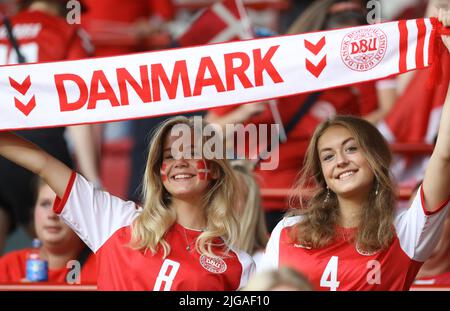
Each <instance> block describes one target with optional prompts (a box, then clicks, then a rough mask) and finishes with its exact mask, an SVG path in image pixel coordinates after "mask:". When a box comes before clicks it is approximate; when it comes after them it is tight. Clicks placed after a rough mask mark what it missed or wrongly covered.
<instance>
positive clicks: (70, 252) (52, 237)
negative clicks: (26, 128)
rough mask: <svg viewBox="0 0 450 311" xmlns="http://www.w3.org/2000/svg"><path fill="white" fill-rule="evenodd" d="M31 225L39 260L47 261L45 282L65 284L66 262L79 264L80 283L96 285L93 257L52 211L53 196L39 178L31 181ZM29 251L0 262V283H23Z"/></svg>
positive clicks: (5, 258) (17, 252)
mask: <svg viewBox="0 0 450 311" xmlns="http://www.w3.org/2000/svg"><path fill="white" fill-rule="evenodd" d="M35 188H36V189H35V190H36V200H35V203H36V204H35V207H34V225H35V229H36V235H37V237H38V238H39V240H41V242H42V248H41V254H40V255H41V258H43V259H45V260H47V261H48V268H49V271H48V282H50V283H52V284H55V283H59V284H66V276H67V274H68V272H70V270H68V269H67V267H66V266H67V263H68V262H69V261H70V260H78V262H79V263H80V264H81V271H80V275H79V276H80V282H81V283H82V284H95V283H96V279H97V277H96V266H95V257H94V255H92V253H91V251H90V250H89V249H88V248H87V246H86V245H85V244H84V243H83V242H82V241H81V240H80V238H79V237H78V236H77V235H76V234H75V232H73V231H72V229H70V228H69V226H67V225H66V224H65V223H64V222H63V221H62V220H61V219H60V218H59V217H58V215H56V214H55V213H54V212H53V203H54V201H55V198H56V194H55V193H54V192H53V190H52V189H51V188H50V187H49V186H48V185H47V184H45V183H44V181H43V180H42V179H40V178H37V179H35ZM30 251H31V249H28V248H27V249H22V250H18V251H13V252H10V253H8V254H6V255H4V256H3V257H2V258H1V259H0V283H1V284H11V283H20V282H26V281H27V280H26V279H25V276H26V269H25V268H26V260H27V255H28V254H29V252H30Z"/></svg>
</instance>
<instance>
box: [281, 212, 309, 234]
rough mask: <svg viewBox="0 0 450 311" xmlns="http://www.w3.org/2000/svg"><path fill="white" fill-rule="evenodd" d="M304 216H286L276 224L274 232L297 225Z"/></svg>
mask: <svg viewBox="0 0 450 311" xmlns="http://www.w3.org/2000/svg"><path fill="white" fill-rule="evenodd" d="M304 218H305V216H303V215H297V216H287V217H284V218H283V219H281V220H280V222H279V223H278V224H277V226H276V227H275V229H274V231H275V230H277V229H278V230H282V229H284V228H286V227H292V226H294V225H296V224H298V223H299V222H301V221H302V219H304Z"/></svg>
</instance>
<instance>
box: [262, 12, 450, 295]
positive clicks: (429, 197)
mask: <svg viewBox="0 0 450 311" xmlns="http://www.w3.org/2000/svg"><path fill="white" fill-rule="evenodd" d="M439 18H440V20H441V21H442V22H443V23H444V25H450V12H447V13H441V14H440V16H439ZM443 40H444V43H445V44H446V46H447V48H448V50H449V51H450V37H448V36H447V37H444V38H443ZM390 162H391V153H390V150H389V147H388V145H387V143H386V141H385V140H384V139H383V137H382V135H381V134H380V133H379V132H378V130H377V129H376V128H375V127H374V126H372V125H371V124H370V123H368V122H367V121H364V120H362V119H359V118H355V117H347V116H338V117H336V118H334V119H331V120H328V121H325V122H323V123H322V124H321V125H320V126H319V127H318V128H317V129H316V131H315V133H314V135H313V138H312V140H311V143H310V145H309V147H308V152H307V157H306V162H305V166H304V169H303V171H302V175H301V178H300V181H299V189H302V190H303V191H304V190H305V188H306V187H307V186H311V185H312V184H313V185H314V188H313V190H314V191H313V192H312V197H311V198H310V199H309V201H307V203H304V204H303V205H304V206H303V207H304V209H300V210H297V211H295V212H293V214H294V215H293V217H288V218H285V219H283V220H282V221H281V222H280V223H279V224H278V225H277V227H276V228H275V229H274V231H273V232H272V235H271V238H270V240H269V242H268V245H267V249H266V253H265V255H264V259H263V264H264V268H265V269H267V268H272V269H273V268H278V267H282V266H289V267H292V268H295V269H296V270H298V271H300V272H302V273H304V274H305V276H306V277H308V279H309V280H310V281H311V283H312V284H313V286H314V287H315V288H316V289H317V290H407V289H409V287H410V286H411V284H412V282H413V280H414V278H415V276H416V275H417V273H418V271H419V269H420V267H421V266H422V264H423V263H424V262H425V261H426V260H427V259H428V258H429V257H430V256H431V254H432V252H433V249H434V247H435V246H436V244H437V243H438V241H439V238H440V233H441V231H442V229H443V224H444V221H445V218H446V214H447V213H448V210H449V209H450V187H449V186H448V185H449V184H450V85H449V86H448V92H447V98H446V100H445V103H444V106H443V111H442V117H441V122H440V128H439V136H438V138H437V142H436V146H435V148H434V152H433V155H432V156H431V159H430V162H429V164H428V167H427V170H426V173H425V178H424V181H423V183H422V185H421V186H420V189H419V191H418V194H417V195H416V197H415V199H414V201H413V203H412V205H411V207H410V208H409V209H408V210H406V211H403V212H400V213H397V214H396V213H395V203H396V202H395V191H394V185H393V182H392V181H391V179H390V176H389V165H390ZM300 202H304V200H302V199H301V200H300Z"/></svg>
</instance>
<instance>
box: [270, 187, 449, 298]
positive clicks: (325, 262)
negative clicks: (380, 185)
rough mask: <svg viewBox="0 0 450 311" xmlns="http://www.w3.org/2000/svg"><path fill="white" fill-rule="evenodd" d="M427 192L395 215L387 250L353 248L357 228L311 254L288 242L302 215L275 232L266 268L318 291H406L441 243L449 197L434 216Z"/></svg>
mask: <svg viewBox="0 0 450 311" xmlns="http://www.w3.org/2000/svg"><path fill="white" fill-rule="evenodd" d="M423 202H424V200H423V191H422V187H420V191H418V194H417V195H416V198H415V200H414V202H413V203H412V206H411V207H410V208H409V209H407V210H402V211H399V212H398V213H397V215H396V216H395V220H394V226H395V230H396V237H395V239H394V241H393V242H392V244H391V245H390V247H389V248H387V249H385V250H383V251H379V252H376V253H372V254H368V253H365V252H364V251H361V250H359V249H358V248H357V246H355V243H354V242H349V241H352V237H353V236H354V234H355V229H344V228H340V227H338V228H336V237H335V240H334V242H333V243H331V244H330V245H328V246H326V247H323V248H320V249H311V248H307V247H305V246H303V245H301V244H298V243H295V242H293V241H292V239H291V238H290V232H291V231H292V230H293V228H294V227H293V226H294V225H295V224H297V223H298V222H299V221H301V217H302V216H297V217H290V218H285V219H283V220H282V221H281V222H280V223H279V224H278V225H277V227H276V228H275V229H274V231H273V232H272V235H271V237H270V240H269V243H268V245H267V248H266V253H265V254H264V258H263V264H262V266H263V269H268V268H278V267H280V266H288V267H291V268H294V269H296V270H298V271H299V272H301V273H303V274H304V275H305V276H306V277H308V279H309V280H310V281H311V283H312V284H313V286H314V287H315V289H317V290H408V289H409V287H410V286H411V284H412V283H413V281H414V278H415V276H416V275H417V273H418V271H419V269H420V267H421V266H422V264H423V262H424V261H425V260H427V259H428V257H429V256H431V253H432V252H433V249H434V247H435V246H436V244H437V242H438V241H439V238H440V234H441V232H442V228H443V223H444V220H445V217H446V214H447V212H448V209H449V207H450V198H449V199H448V200H447V201H446V202H445V203H443V204H442V206H441V207H440V208H439V209H438V210H437V211H436V212H433V213H430V212H428V211H426V210H425V209H424V203H423Z"/></svg>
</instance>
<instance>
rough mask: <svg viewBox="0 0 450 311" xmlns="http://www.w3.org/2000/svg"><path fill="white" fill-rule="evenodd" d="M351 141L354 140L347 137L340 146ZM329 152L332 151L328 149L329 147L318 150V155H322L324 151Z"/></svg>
mask: <svg viewBox="0 0 450 311" xmlns="http://www.w3.org/2000/svg"><path fill="white" fill-rule="evenodd" d="M351 140H355V139H354V138H353V137H349V138H347V139H345V140H344V141H343V142H342V143H341V146H343V145H345V144H346V143H348V142H349V141H351ZM329 150H333V149H332V148H330V147H325V148H322V149H320V150H319V153H322V152H324V151H329Z"/></svg>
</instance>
